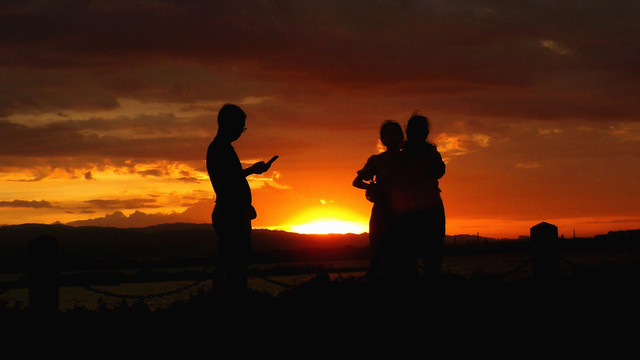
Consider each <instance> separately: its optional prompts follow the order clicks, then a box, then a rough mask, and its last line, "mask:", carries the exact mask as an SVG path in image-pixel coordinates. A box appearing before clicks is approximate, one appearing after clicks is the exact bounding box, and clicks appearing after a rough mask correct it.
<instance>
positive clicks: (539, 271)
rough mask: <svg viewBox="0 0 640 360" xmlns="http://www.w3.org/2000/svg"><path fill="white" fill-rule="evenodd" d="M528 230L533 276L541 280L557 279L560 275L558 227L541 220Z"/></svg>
mask: <svg viewBox="0 0 640 360" xmlns="http://www.w3.org/2000/svg"><path fill="white" fill-rule="evenodd" d="M530 230H531V248H532V249H531V250H532V254H531V260H532V261H533V278H534V279H536V280H540V281H542V282H551V281H553V280H556V279H558V276H559V275H560V249H559V243H558V227H557V226H555V225H552V224H549V223H546V222H541V223H539V224H537V225H535V226H533V227H532V228H531V229H530Z"/></svg>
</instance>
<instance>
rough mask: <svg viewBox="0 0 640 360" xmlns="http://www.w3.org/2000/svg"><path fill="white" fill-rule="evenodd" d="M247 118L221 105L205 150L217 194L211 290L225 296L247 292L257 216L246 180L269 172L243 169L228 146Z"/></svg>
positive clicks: (260, 168)
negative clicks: (214, 134) (252, 237)
mask: <svg viewBox="0 0 640 360" xmlns="http://www.w3.org/2000/svg"><path fill="white" fill-rule="evenodd" d="M246 118H247V117H246V115H245V113H244V111H242V109H240V107H238V106H236V105H232V104H227V105H224V106H223V107H222V108H221V109H220V111H219V112H218V132H217V134H216V137H215V138H214V139H213V141H212V142H211V144H210V145H209V148H208V150H207V171H208V172H209V178H210V179H211V185H212V186H213V190H214V191H215V193H216V205H215V207H214V209H213V213H212V214H211V222H212V224H213V227H214V229H215V231H216V234H217V236H218V254H217V263H216V276H215V278H214V290H216V291H217V292H219V293H221V294H225V295H238V294H243V293H244V292H245V291H246V289H247V272H248V267H249V249H250V244H251V220H253V219H255V218H256V216H257V214H256V211H255V209H254V207H253V205H252V203H251V189H250V187H249V182H248V181H247V179H246V178H247V176H249V175H252V174H262V173H264V172H265V171H267V170H269V167H271V164H272V163H273V161H274V160H275V159H276V158H277V157H276V156H274V157H273V158H272V159H271V160H270V161H269V162H267V163H265V162H263V161H259V162H257V163H255V164H253V165H251V166H249V167H248V168H246V169H243V168H242V164H241V163H240V159H239V158H238V155H237V154H236V152H235V150H234V148H233V146H231V143H232V142H234V141H236V140H238V138H240V135H242V133H244V132H245V131H246V130H247V128H246V127H245V121H246Z"/></svg>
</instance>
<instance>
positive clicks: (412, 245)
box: [353, 114, 445, 282]
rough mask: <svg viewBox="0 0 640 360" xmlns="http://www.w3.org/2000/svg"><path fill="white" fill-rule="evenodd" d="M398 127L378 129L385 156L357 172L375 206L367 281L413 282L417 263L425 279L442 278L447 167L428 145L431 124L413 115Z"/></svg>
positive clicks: (389, 123)
mask: <svg viewBox="0 0 640 360" xmlns="http://www.w3.org/2000/svg"><path fill="white" fill-rule="evenodd" d="M406 134H407V139H406V141H405V140H404V134H403V132H402V127H401V126H400V125H399V124H398V123H397V122H395V121H392V120H387V121H385V122H384V123H383V124H382V126H381V128H380V141H381V142H382V144H383V145H384V146H386V151H384V152H382V153H380V154H377V155H373V156H371V157H370V158H369V159H368V160H367V162H366V164H365V166H364V167H363V168H362V169H360V170H359V171H358V172H357V176H356V178H355V179H354V181H353V185H354V186H355V187H357V188H360V189H365V190H366V196H367V199H369V201H371V202H373V207H372V209H371V218H370V220H369V242H370V247H371V259H370V265H369V270H368V272H367V278H368V279H370V280H375V279H378V278H380V276H381V275H383V276H384V278H386V279H390V280H392V281H398V282H404V281H413V280H414V279H416V277H417V275H418V271H417V260H418V258H422V260H423V263H424V278H425V279H426V280H432V279H434V278H436V277H437V276H438V275H439V274H440V267H441V263H442V251H443V245H444V235H445V214H444V206H443V203H442V198H441V197H440V188H439V185H438V179H440V178H441V177H442V176H443V175H444V172H445V164H444V162H443V161H442V156H441V155H440V153H439V152H438V150H437V149H436V147H435V145H432V144H431V143H429V142H427V137H428V135H429V120H428V119H427V118H426V117H424V116H421V115H417V114H413V116H411V118H410V119H409V121H408V123H407V128H406Z"/></svg>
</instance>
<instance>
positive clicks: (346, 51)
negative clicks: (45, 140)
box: [0, 0, 640, 119]
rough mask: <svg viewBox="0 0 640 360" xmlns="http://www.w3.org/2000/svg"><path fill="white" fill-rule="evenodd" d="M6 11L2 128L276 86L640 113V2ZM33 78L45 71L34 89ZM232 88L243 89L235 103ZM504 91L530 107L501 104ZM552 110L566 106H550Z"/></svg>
mask: <svg viewBox="0 0 640 360" xmlns="http://www.w3.org/2000/svg"><path fill="white" fill-rule="evenodd" d="M3 7H4V10H3V11H2V12H0V39H1V40H0V47H1V48H2V50H3V51H2V52H0V54H2V55H0V66H3V67H4V68H5V70H6V71H7V74H14V71H16V70H17V71H20V72H21V75H19V76H15V75H7V77H8V79H13V81H12V84H13V85H15V87H16V88H17V89H18V91H17V92H16V91H15V90H13V89H12V88H8V87H5V88H3V90H2V91H1V92H2V93H3V94H2V97H3V98H4V99H3V100H0V109H2V110H0V111H4V112H5V113H10V112H13V111H24V110H26V109H33V108H40V109H44V108H59V109H61V110H63V109H65V108H69V107H80V106H86V107H89V108H92V107H95V108H109V107H114V106H117V101H116V98H117V95H123V94H125V95H129V96H133V97H135V98H138V99H147V100H149V99H162V100H163V101H166V100H168V99H174V100H180V101H193V100H197V99H205V98H209V99H211V98H215V99H219V98H221V97H223V98H229V97H232V96H238V95H239V94H240V93H239V92H238V88H242V89H243V90H242V92H244V93H245V94H247V91H248V89H252V90H251V91H254V92H257V93H259V94H267V95H268V94H269V90H274V88H273V87H270V86H267V85H264V84H267V83H273V82H279V83H282V84H285V83H286V84H289V85H288V86H290V88H291V89H292V90H291V91H296V92H300V91H310V89H311V88H313V87H317V86H328V87H329V88H330V89H333V91H345V90H346V89H349V90H350V91H362V92H365V93H371V92H381V91H384V92H387V91H396V92H399V93H407V92H408V91H410V90H414V91H419V94H421V95H423V96H428V95H434V94H440V95H441V94H442V89H449V90H450V91H455V92H457V93H463V94H467V95H468V96H469V99H465V100H466V103H467V106H466V107H462V108H461V109H460V110H459V111H461V112H474V111H479V112H484V113H490V114H495V115H500V116H513V115H514V114H515V115H519V114H524V115H525V116H551V117H558V118H559V117H575V116H587V117H590V118H594V119H595V118H596V116H597V117H601V116H602V114H610V115H611V114H612V115H611V116H617V117H635V116H637V115H639V114H640V109H638V106H637V101H635V100H634V99H633V98H632V97H630V96H628V95H627V96H626V98H625V97H624V96H622V97H621V96H619V95H624V94H633V93H637V92H638V90H640V89H639V86H638V81H637V80H638V77H639V76H640V65H638V64H640V52H639V51H638V50H637V49H638V48H640V25H638V21H637V18H638V16H639V15H640V10H639V5H638V4H636V3H634V2H629V1H624V2H603V1H595V0H594V1H580V2H572V3H567V4H564V3H562V4H560V3H557V2H548V1H538V2H524V3H523V2H510V1H490V2H469V1H453V2H430V1H398V2H389V1H349V2H343V1H323V2H316V1H278V2H271V1H247V2H226V1H212V2H174V1H153V2H128V1H108V2H107V1H105V2H87V1H79V0H78V1H65V2H48V1H32V2H9V3H6V4H5V5H4V6H3ZM187 65H189V66H190V67H189V66H187ZM34 68H35V69H42V70H46V71H42V72H39V73H36V75H28V74H29V73H33V71H32V69H34ZM207 68H208V69H210V71H209V72H208V73H207V71H205V70H204V69H207ZM9 70H10V72H9ZM52 74H54V75H52ZM220 74H226V75H224V76H223V78H217V77H218V76H222V75H220ZM41 75H45V76H44V78H43V77H42V76H41ZM568 77H569V78H570V79H568ZM25 79H28V80H29V81H28V82H26V84H27V85H24V84H25V81H24V80H25ZM232 80H235V81H240V82H241V86H238V87H236V90H232V89H233V88H234V87H233V86H230V85H229V82H230V81H232ZM258 84H263V85H262V86H260V85H258ZM265 86H266V87H265ZM12 87H13V86H12ZM81 89H82V90H81ZM293 89H295V90H293ZM58 90H61V91H58ZM278 90H280V91H284V92H286V91H289V90H286V89H282V88H280V87H279V88H278ZM496 90H498V91H499V92H498V93H494V91H496ZM504 91H508V92H510V93H511V94H512V96H513V97H521V98H520V99H521V101H520V102H515V103H514V102H512V101H503V102H496V101H494V100H493V97H498V96H497V95H502V92H504ZM576 91H577V92H578V96H577V97H574V96H573V92H576ZM580 94H583V95H580ZM585 94H586V95H585ZM71 95H73V96H71ZM250 95H256V94H250ZM554 99H557V102H558V103H559V104H558V105H552V106H551V107H547V106H545V104H546V103H547V102H548V101H554ZM594 100H597V101H595V103H594ZM448 102H449V103H450V104H451V105H452V106H453V105H463V104H464V103H462V102H455V101H452V100H449V101H448ZM470 104H475V105H473V106H470ZM562 105H564V106H562ZM443 106H444V105H441V107H443ZM505 106H506V108H505ZM594 113H596V115H593V114H594Z"/></svg>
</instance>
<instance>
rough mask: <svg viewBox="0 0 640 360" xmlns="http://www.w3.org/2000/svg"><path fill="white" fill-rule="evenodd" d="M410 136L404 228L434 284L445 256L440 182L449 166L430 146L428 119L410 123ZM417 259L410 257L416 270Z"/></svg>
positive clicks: (416, 118) (404, 152)
mask: <svg viewBox="0 0 640 360" xmlns="http://www.w3.org/2000/svg"><path fill="white" fill-rule="evenodd" d="M406 136H407V142H406V144H405V145H404V148H403V150H402V155H403V156H402V159H403V162H404V164H405V165H404V166H405V169H406V174H405V175H406V181H405V183H404V186H403V196H402V198H401V199H400V207H401V208H402V214H403V215H402V218H403V219H402V226H403V228H404V231H405V237H406V239H407V240H409V248H408V249H407V250H408V251H409V252H413V253H414V254H415V255H418V257H422V258H423V260H424V275H425V279H427V280H432V279H434V278H435V277H437V276H438V275H439V274H440V266H441V264H442V256H443V246H444V236H445V214H444V205H443V203H442V198H441V197H440V188H439V184H438V179H440V178H441V177H442V176H443V175H444V173H445V163H444V162H443V161H442V156H441V155H440V153H439V152H438V150H437V148H436V146H435V145H433V144H431V143H429V142H427V137H428V136H429V120H428V119H427V118H426V117H424V116H421V115H417V114H413V116H411V118H410V119H409V122H408V123H407V129H406ZM416 247H417V249H416ZM416 250H417V254H416V253H415V251H416ZM415 255H414V256H408V257H407V258H408V259H409V260H408V261H411V262H412V267H413V268H414V269H415V265H416V264H415V260H416V256H415Z"/></svg>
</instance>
